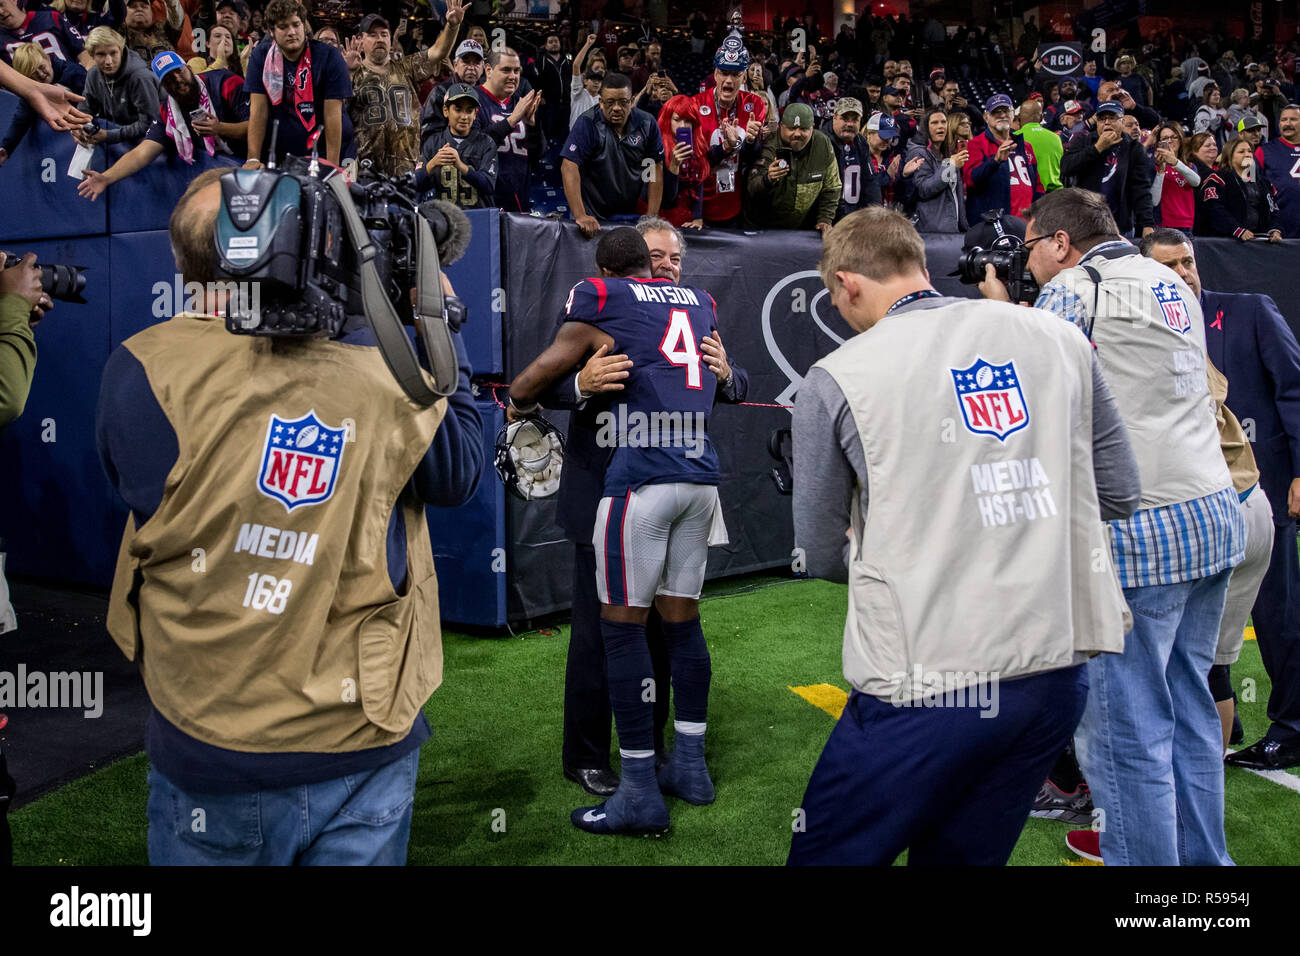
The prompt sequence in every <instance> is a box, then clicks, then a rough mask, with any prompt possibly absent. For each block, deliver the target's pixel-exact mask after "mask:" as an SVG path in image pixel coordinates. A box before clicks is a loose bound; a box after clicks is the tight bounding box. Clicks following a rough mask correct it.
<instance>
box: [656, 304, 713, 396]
mask: <svg viewBox="0 0 1300 956" xmlns="http://www.w3.org/2000/svg"><path fill="white" fill-rule="evenodd" d="M659 351H660V352H662V353H663V356H664V358H666V359H668V361H670V362H672V363H673V364H674V365H681V366H684V367H685V369H686V387H687V388H703V385H702V384H701V382H700V350H699V349H698V348H696V346H695V330H694V329H692V328H691V317H690V315H688V314H687V312H686V310H685V309H673V310H672V312H670V313H668V330H667V331H666V332H664V340H663V341H662V342H660V343H659Z"/></svg>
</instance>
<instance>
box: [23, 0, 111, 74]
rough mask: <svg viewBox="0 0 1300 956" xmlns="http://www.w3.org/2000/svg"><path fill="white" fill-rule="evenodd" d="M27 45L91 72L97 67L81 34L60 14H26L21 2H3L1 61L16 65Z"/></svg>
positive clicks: (52, 11) (46, 11) (42, 12)
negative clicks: (17, 54) (15, 58)
mask: <svg viewBox="0 0 1300 956" xmlns="http://www.w3.org/2000/svg"><path fill="white" fill-rule="evenodd" d="M24 43H35V44H38V45H39V46H40V47H41V48H42V49H43V50H44V51H45V52H46V53H48V54H49V55H50V56H52V57H58V58H59V59H60V60H68V61H75V62H77V63H80V64H81V65H82V66H83V67H84V68H85V69H87V70H89V69H90V68H91V67H92V66H94V65H95V61H94V60H93V59H91V56H90V54H89V53H87V52H86V43H85V40H84V39H83V38H82V36H81V34H80V33H78V32H77V31H76V30H75V29H74V28H73V27H72V25H71V24H69V23H68V21H67V20H66V19H65V18H64V16H63V14H61V13H59V11H57V10H49V9H44V10H32V11H30V12H24V11H23V10H21V9H19V7H18V0H0V57H2V58H3V59H4V61H5V62H6V63H12V62H13V53H14V50H16V49H17V48H18V47H20V46H22V45H23V44H24Z"/></svg>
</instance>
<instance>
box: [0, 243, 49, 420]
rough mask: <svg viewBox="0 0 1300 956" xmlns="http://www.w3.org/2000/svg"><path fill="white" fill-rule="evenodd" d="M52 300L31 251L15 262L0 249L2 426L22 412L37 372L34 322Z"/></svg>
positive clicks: (0, 385) (0, 394) (0, 403)
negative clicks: (17, 262)
mask: <svg viewBox="0 0 1300 956" xmlns="http://www.w3.org/2000/svg"><path fill="white" fill-rule="evenodd" d="M52 305H53V303H51V302H50V297H49V296H48V295H47V294H46V293H45V290H44V289H42V288H41V268H40V266H38V265H37V264H36V254H35V253H32V252H29V253H27V255H25V256H23V260H22V263H21V264H19V265H15V264H14V263H11V262H9V261H8V258H7V256H6V254H5V253H3V252H0V427H3V426H5V425H8V424H9V423H10V422H11V421H13V420H14V419H15V418H17V417H18V416H19V415H21V414H22V413H23V406H24V405H26V404H27V393H28V391H29V390H30V389H31V386H32V375H33V373H34V372H35V371H36V337H35V336H34V335H33V334H32V323H33V322H35V321H37V320H39V319H40V317H41V316H42V315H44V314H45V312H46V310H48V309H49V308H51V306H52Z"/></svg>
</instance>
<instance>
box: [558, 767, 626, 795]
mask: <svg viewBox="0 0 1300 956" xmlns="http://www.w3.org/2000/svg"><path fill="white" fill-rule="evenodd" d="M564 779H565V780H572V781H573V782H574V783H576V784H577V785H578V786H580V787H582V789H583V790H586V791H587V792H588V793H590V794H593V795H595V796H597V797H612V796H613V795H614V791H615V790H617V789H618V774H616V773H615V772H614V771H612V770H610V769H609V768H608V767H605V768H603V769H591V768H584V769H578V768H577V767H565V768H564Z"/></svg>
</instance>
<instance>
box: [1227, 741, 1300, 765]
mask: <svg viewBox="0 0 1300 956" xmlns="http://www.w3.org/2000/svg"><path fill="white" fill-rule="evenodd" d="M1223 762H1224V763H1226V764H1227V765H1228V766H1229V767H1241V768H1243V769H1245V770H1286V769H1287V768H1289V767H1300V740H1296V741H1290V742H1288V743H1282V742H1281V741H1277V740H1269V739H1268V738H1267V737H1265V738H1264V739H1262V740H1257V741H1256V742H1255V743H1253V744H1251V745H1250V746H1249V747H1247V748H1246V749H1244V750H1238V751H1237V752H1236V753H1230V754H1228V755H1227V756H1226V757H1224V758H1223Z"/></svg>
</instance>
